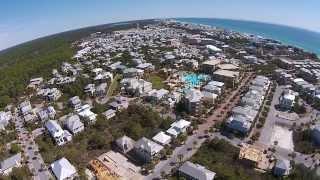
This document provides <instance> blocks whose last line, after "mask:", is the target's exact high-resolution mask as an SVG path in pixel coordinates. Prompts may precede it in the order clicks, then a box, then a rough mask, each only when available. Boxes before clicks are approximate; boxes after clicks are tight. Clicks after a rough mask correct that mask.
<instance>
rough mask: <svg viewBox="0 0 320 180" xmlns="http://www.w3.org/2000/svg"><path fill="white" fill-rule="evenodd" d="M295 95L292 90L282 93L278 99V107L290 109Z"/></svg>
mask: <svg viewBox="0 0 320 180" xmlns="http://www.w3.org/2000/svg"><path fill="white" fill-rule="evenodd" d="M296 96H297V94H296V93H295V92H294V91H292V90H286V91H284V92H283V94H282V96H280V99H279V105H280V107H281V108H283V109H291V108H292V107H293V106H294V103H295V100H296Z"/></svg>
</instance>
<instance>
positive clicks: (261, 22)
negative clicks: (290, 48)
mask: <svg viewBox="0 0 320 180" xmlns="http://www.w3.org/2000/svg"><path fill="white" fill-rule="evenodd" d="M164 19H217V20H229V21H243V22H249V23H260V24H267V25H276V26H282V27H287V28H292V29H298V30H303V31H307V32H311V33H315V34H318V35H319V36H320V31H315V30H312V29H307V28H303V27H297V26H292V25H286V24H279V23H272V22H267V21H257V20H250V19H235V18H221V17H161V18H157V17H154V18H145V19H135V20H130V19H129V20H121V21H117V22H106V23H101V24H94V25H84V26H80V27H77V28H74V29H66V30H63V31H59V32H56V33H52V34H47V35H43V36H39V37H36V38H34V39H30V40H27V41H23V42H20V43H18V44H15V45H12V46H9V47H7V48H4V49H0V54H1V53H3V52H4V51H7V50H9V49H12V48H15V47H17V46H20V45H23V44H26V43H29V42H32V41H36V40H38V39H42V38H46V37H50V36H55V35H58V34H63V33H67V32H71V31H77V30H81V29H86V28H93V27H97V26H103V25H112V24H118V23H130V22H134V21H146V20H164ZM186 23H187V22H186ZM222 29H225V28H222Z"/></svg>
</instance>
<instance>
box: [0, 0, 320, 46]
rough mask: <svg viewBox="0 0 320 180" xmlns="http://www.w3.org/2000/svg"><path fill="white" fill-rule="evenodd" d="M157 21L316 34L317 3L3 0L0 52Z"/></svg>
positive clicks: (319, 19) (318, 22) (318, 24)
mask: <svg viewBox="0 0 320 180" xmlns="http://www.w3.org/2000/svg"><path fill="white" fill-rule="evenodd" d="M160 17H216V18H231V19H245V20H254V21H262V22H271V23H276V24H284V25H290V26H296V27H301V28H305V29H309V30H313V31H318V32H320V1H319V0H307V1H304V0H1V2H0V49H4V48H7V47H10V46H13V45H16V44H19V43H21V42H25V41H28V40H32V39H35V38H38V37H42V36H45V35H49V34H54V33H57V32H62V31H66V30H71V29H77V28H80V27H85V26H91V25H98V24H104V23H110V22H118V21H125V20H135V19H146V18H160Z"/></svg>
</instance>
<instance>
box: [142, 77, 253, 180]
mask: <svg viewBox="0 0 320 180" xmlns="http://www.w3.org/2000/svg"><path fill="white" fill-rule="evenodd" d="M251 75H252V74H250V75H248V76H246V77H245V78H244V79H243V81H242V83H241V84H240V85H239V86H238V88H237V89H236V90H234V91H232V92H231V93H230V94H227V97H226V98H225V99H223V101H222V103H220V105H219V106H218V107H217V109H215V110H214V111H213V114H212V115H211V116H210V117H208V118H207V120H206V122H205V123H203V124H200V125H199V126H198V130H197V131H196V132H195V133H194V134H193V135H191V136H188V138H187V140H186V142H185V144H184V145H182V146H180V147H177V148H176V149H174V151H173V153H172V155H171V157H169V158H168V159H166V160H162V161H160V162H159V163H158V164H157V165H156V166H155V168H154V170H153V172H152V174H149V175H148V176H146V177H145V178H144V179H146V180H152V179H154V178H159V177H161V172H165V173H166V174H169V173H170V172H171V170H172V169H173V168H174V167H176V166H175V165H171V164H172V162H173V163H176V162H177V161H178V156H179V155H180V154H181V155H183V160H187V159H189V158H191V157H192V156H193V155H194V154H195V153H196V152H197V150H198V149H199V147H200V146H201V144H203V142H205V139H204V138H200V137H203V136H204V135H206V133H207V131H208V130H209V129H210V128H211V127H212V126H214V124H215V123H216V122H218V121H223V120H224V119H225V118H226V117H227V114H228V113H227V112H228V111H230V110H231V109H232V108H233V107H234V106H235V105H236V104H237V103H238V102H239V100H240V96H239V92H240V90H241V89H242V87H244V86H245V85H246V84H247V83H248V82H249V80H250V79H251V77H252V76H251ZM194 142H196V145H194ZM190 148H192V149H191V150H189V151H188V149H190Z"/></svg>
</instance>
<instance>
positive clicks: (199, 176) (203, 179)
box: [179, 161, 216, 180]
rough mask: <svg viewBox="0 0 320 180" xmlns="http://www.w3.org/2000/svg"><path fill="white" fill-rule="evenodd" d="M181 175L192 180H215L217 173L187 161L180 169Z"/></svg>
mask: <svg viewBox="0 0 320 180" xmlns="http://www.w3.org/2000/svg"><path fill="white" fill-rule="evenodd" d="M179 175H180V176H184V177H185V178H186V179H192V180H213V179H214V177H215V175H216V173H215V172H212V171H210V170H208V169H207V168H205V167H204V166H201V165H199V164H194V163H192V162H190V161H187V162H185V163H184V164H183V165H182V166H181V167H180V168H179Z"/></svg>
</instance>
